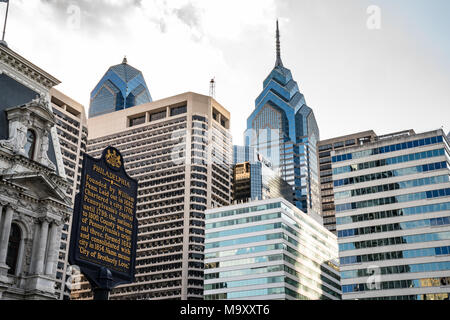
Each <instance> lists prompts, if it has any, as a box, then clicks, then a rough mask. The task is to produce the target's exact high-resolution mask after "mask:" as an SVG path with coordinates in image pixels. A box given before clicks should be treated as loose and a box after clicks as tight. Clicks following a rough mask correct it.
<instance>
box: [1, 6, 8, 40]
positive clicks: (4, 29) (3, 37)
mask: <svg viewBox="0 0 450 320" xmlns="http://www.w3.org/2000/svg"><path fill="white" fill-rule="evenodd" d="M8 11H9V1H8V2H7V4H6V15H5V25H4V26H3V36H2V41H5V32H6V22H7V21H8Z"/></svg>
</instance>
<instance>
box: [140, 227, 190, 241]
mask: <svg viewBox="0 0 450 320" xmlns="http://www.w3.org/2000/svg"><path fill="white" fill-rule="evenodd" d="M183 232H184V229H183V228H179V229H174V230H170V229H169V230H160V231H156V232H155V233H151V234H139V235H138V241H139V242H140V243H144V242H147V243H148V242H155V241H153V240H157V241H159V240H161V239H165V238H176V237H180V236H183Z"/></svg>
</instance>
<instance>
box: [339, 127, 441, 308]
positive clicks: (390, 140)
mask: <svg viewBox="0 0 450 320" xmlns="http://www.w3.org/2000/svg"><path fill="white" fill-rule="evenodd" d="M331 155H332V170H333V185H334V199H335V200H334V201H335V205H336V223H337V227H336V228H337V233H338V243H339V257H340V266H341V278H342V291H343V299H344V300H352V299H359V300H365V299H370V300H449V299H450V255H449V254H450V147H449V141H447V138H446V137H445V134H444V132H443V131H442V130H435V131H430V132H425V133H421V134H416V133H415V132H414V131H412V130H410V131H406V132H403V133H394V134H389V135H384V136H378V137H377V138H376V140H375V141H372V142H369V143H366V144H363V145H355V146H352V147H345V148H343V149H340V150H335V151H333V152H332V154H331Z"/></svg>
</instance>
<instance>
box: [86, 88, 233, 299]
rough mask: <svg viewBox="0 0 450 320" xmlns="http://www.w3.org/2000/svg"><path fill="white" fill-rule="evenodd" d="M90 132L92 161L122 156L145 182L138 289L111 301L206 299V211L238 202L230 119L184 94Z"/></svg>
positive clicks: (96, 121)
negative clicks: (109, 151) (109, 154)
mask: <svg viewBox="0 0 450 320" xmlns="http://www.w3.org/2000/svg"><path fill="white" fill-rule="evenodd" d="M88 127H89V138H88V140H89V142H88V153H89V154H90V155H92V156H94V157H96V158H98V157H100V155H101V152H102V151H103V150H104V149H105V148H106V147H107V146H113V147H116V148H118V149H119V150H120V151H121V153H122V155H123V156H124V159H125V169H126V170H127V172H128V174H130V176H132V177H133V178H135V179H138V181H139V189H138V204H137V217H138V222H139V234H138V248H137V259H136V283H134V284H132V285H125V286H122V287H119V288H117V289H115V290H113V292H112V294H111V299H131V300H136V299H183V300H185V299H203V269H204V260H203V258H204V237H205V229H204V228H205V211H206V209H207V208H215V207H221V206H226V205H229V204H230V202H231V173H232V168H231V156H232V141H231V135H230V132H229V128H230V113H229V112H228V111H227V110H226V109H225V108H224V107H222V106H221V105H220V104H219V103H218V102H217V101H215V100H214V99H213V98H211V97H207V96H203V95H199V94H195V93H184V94H180V95H177V96H174V97H170V98H167V99H163V100H159V101H155V102H152V103H148V104H144V105H140V106H136V107H133V108H128V109H125V110H120V111H116V112H113V113H109V114H105V115H102V116H98V117H94V118H91V119H89V120H88ZM81 298H82V297H81Z"/></svg>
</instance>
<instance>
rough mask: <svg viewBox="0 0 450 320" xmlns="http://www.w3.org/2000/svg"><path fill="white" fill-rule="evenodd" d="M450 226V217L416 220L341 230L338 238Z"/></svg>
mask: <svg viewBox="0 0 450 320" xmlns="http://www.w3.org/2000/svg"><path fill="white" fill-rule="evenodd" d="M449 224H450V217H441V218H433V219H424V220H415V221H407V222H399V223H390V224H383V225H378V226H370V227H362V228H354V229H347V230H341V231H338V237H339V238H346V237H354V236H361V235H365V234H372V233H382V232H390V231H398V230H409V229H417V228H425V227H439V226H445V225H449Z"/></svg>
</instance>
